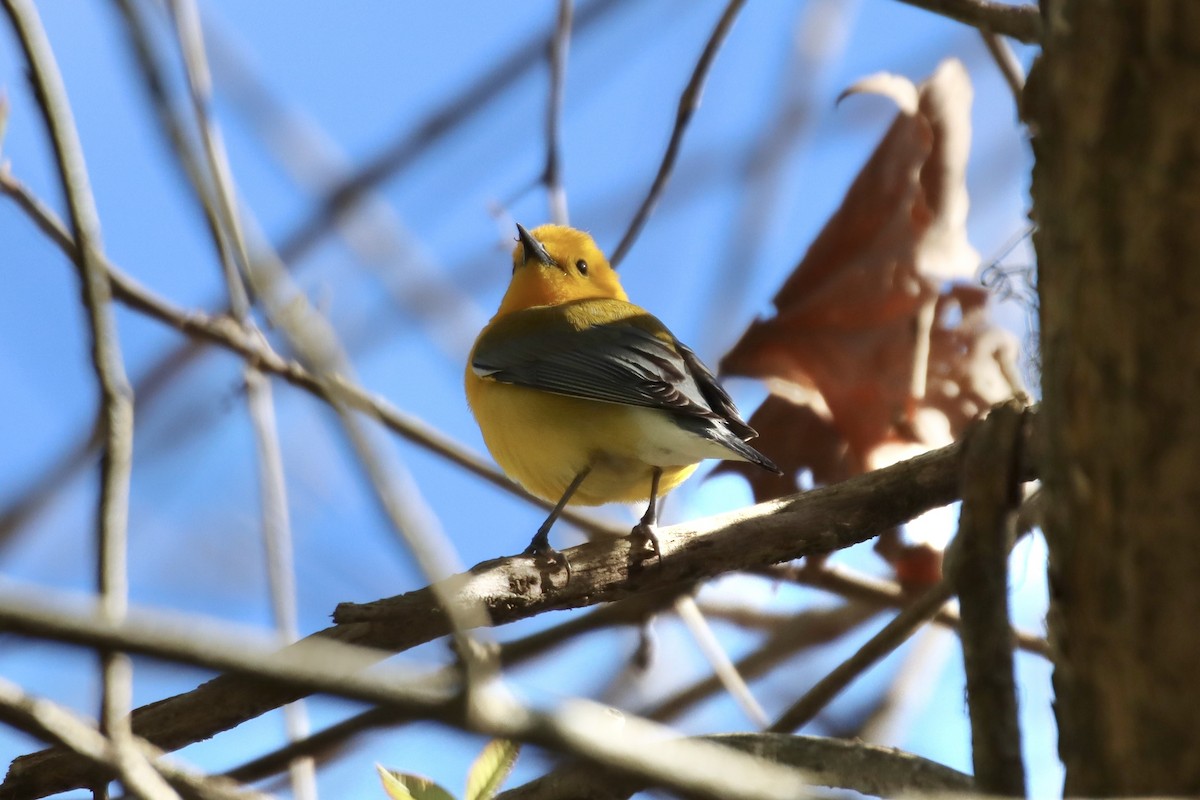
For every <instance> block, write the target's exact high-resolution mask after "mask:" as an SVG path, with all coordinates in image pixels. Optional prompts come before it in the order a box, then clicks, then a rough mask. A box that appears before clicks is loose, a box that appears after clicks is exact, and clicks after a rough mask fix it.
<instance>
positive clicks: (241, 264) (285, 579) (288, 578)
mask: <svg viewBox="0 0 1200 800" xmlns="http://www.w3.org/2000/svg"><path fill="white" fill-rule="evenodd" d="M170 10H171V14H172V16H173V17H174V20H175V30H176V35H177V37H178V40H179V48H180V50H181V52H182V55H183V65H184V72H185V75H186V77H187V84H188V90H189V94H190V97H191V101H192V103H191V105H192V112H193V114H194V116H195V124H196V128H197V129H198V130H199V132H200V141H201V143H202V145H203V153H204V162H205V165H206V166H207V171H208V176H209V179H210V181H211V184H212V186H213V189H214V191H213V192H211V193H208V192H205V191H204V188H203V185H202V184H201V183H200V182H199V181H198V180H197V181H195V182H194V184H193V185H194V188H195V191H196V195H197V199H198V200H199V201H200V203H201V205H203V206H206V207H207V209H206V214H207V216H209V217H210V219H211V218H214V217H215V219H216V221H217V224H216V225H214V226H213V234H214V236H213V239H214V244H215V245H216V248H217V253H218V256H219V258H220V261H221V265H222V273H223V276H224V279H225V287H226V292H227V294H228V302H229V308H230V310H231V311H232V314H233V318H234V320H235V321H236V322H237V323H238V324H239V325H240V326H241V327H242V330H243V332H244V333H245V335H246V336H247V337H249V338H256V337H258V336H259V335H260V333H259V330H258V327H257V326H256V325H255V324H254V320H253V318H252V317H251V316H250V298H249V295H248V293H247V292H246V287H245V284H244V283H243V279H242V276H243V275H246V274H248V273H249V270H250V263H249V258H248V256H247V252H246V238H245V235H244V234H243V232H242V226H241V223H240V220H239V216H238V211H237V199H236V189H235V187H234V183H233V175H232V170H231V169H230V166H229V158H228V155H227V154H226V151H225V145H224V141H223V138H222V136H221V131H220V128H219V127H218V126H217V124H216V121H215V120H214V118H213V115H212V111H211V107H212V79H211V76H210V73H209V68H208V57H207V55H206V53H205V46H204V35H203V32H202V30H201V27H200V19H199V12H198V10H197V8H196V5H195V3H194V2H192V0H171V2H170ZM163 113H166V114H167V115H169V116H171V117H173V116H174V115H173V114H171V113H170V110H169V109H168V108H164V109H163ZM179 127H182V126H179ZM182 144H183V143H182V142H181V145H182ZM187 160H188V161H191V160H192V159H191V158H188V159H187ZM196 160H199V159H196ZM243 378H244V381H245V385H246V404H247V405H246V407H247V411H248V413H249V416H250V423H251V427H252V428H253V430H254V441H255V449H256V451H257V453H258V477H259V487H260V495H261V500H260V503H261V509H262V539H263V547H264V550H265V552H266V570H267V586H268V590H269V593H270V597H271V607H272V611H273V613H274V616H275V626H276V629H277V630H278V631H279V632H280V633H281V635H282V636H283V637H284V639H285V640H286V641H289V642H292V641H295V640H296V639H298V638H299V636H300V633H299V623H298V619H297V611H296V579H295V569H294V566H293V557H292V532H291V525H290V523H289V519H288V502H287V484H286V481H285V479H284V474H283V454H282V452H281V450H280V446H279V431H278V428H277V427H276V424H275V407H274V402H273V400H272V393H271V384H270V381H268V380H266V378H265V377H264V376H263V374H262V373H261V372H260V371H259V370H258V368H257V367H256V366H255V365H254V364H253V363H248V364H246V366H245V369H244V370H243ZM283 713H284V726H285V730H286V733H287V736H288V738H289V739H290V740H291V741H296V740H299V739H303V738H305V737H306V736H308V734H309V732H310V728H309V725H308V715H307V713H306V710H305V707H304V704H303V701H298V702H296V703H290V704H288V705H287V706H285V707H284V709H283ZM291 783H292V793H293V795H294V796H295V797H296V798H297V799H298V800H316V798H317V777H316V771H315V768H314V765H313V762H312V759H308V758H302V759H298V760H297V761H295V762H294V763H293V764H292V765H291Z"/></svg>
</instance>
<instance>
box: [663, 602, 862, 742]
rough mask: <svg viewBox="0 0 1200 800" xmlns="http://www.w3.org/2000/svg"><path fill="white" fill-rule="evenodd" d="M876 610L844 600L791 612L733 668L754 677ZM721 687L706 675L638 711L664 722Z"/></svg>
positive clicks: (837, 634) (840, 633)
mask: <svg viewBox="0 0 1200 800" xmlns="http://www.w3.org/2000/svg"><path fill="white" fill-rule="evenodd" d="M876 613H877V612H876V611H875V610H874V609H872V608H871V607H869V606H868V605H866V604H864V603H846V604H844V605H841V606H839V607H837V608H831V609H815V608H814V609H809V610H807V611H803V612H801V613H799V614H794V615H792V617H791V619H788V620H786V621H785V622H783V623H782V624H781V625H779V626H778V627H776V628H775V629H774V630H773V631H771V634H770V635H769V636H768V637H767V638H766V640H765V641H764V642H763V643H762V644H761V645H760V646H759V647H758V648H757V649H755V650H754V651H753V652H751V653H749V654H747V655H745V656H743V657H742V658H740V659H738V662H737V670H738V672H739V673H740V674H742V675H744V676H746V678H747V679H753V678H757V677H758V676H760V675H763V674H765V673H766V672H767V671H768V670H771V669H773V668H775V667H776V666H778V665H779V664H780V663H782V662H784V661H786V660H788V659H789V658H791V657H792V656H795V655H796V654H797V653H800V652H803V651H804V650H806V649H808V648H809V647H814V646H816V645H820V644H825V643H827V642H830V641H833V640H834V639H837V638H839V637H842V636H844V635H845V634H846V633H847V631H850V630H852V629H853V628H855V627H857V626H858V625H860V624H861V623H863V622H865V621H866V620H868V619H870V618H871V617H873V616H875V614H876ZM721 688H722V683H721V681H720V680H719V679H718V678H717V677H716V676H715V675H710V676H708V677H705V678H701V679H700V680H698V681H696V682H695V683H692V684H691V685H690V686H685V687H683V688H681V689H679V690H678V691H676V692H674V693H673V694H671V695H668V696H667V697H666V698H664V699H662V700H660V701H658V702H657V703H656V704H655V705H654V706H653V707H652V708H649V709H646V710H644V711H643V712H642V714H643V715H644V716H646V717H648V718H650V719H653V720H656V721H659V722H666V721H668V720H672V719H675V718H676V717H678V716H679V715H681V714H683V713H684V712H686V711H687V710H688V709H690V708H692V707H693V706H695V705H696V704H697V703H700V702H702V701H703V700H705V699H707V698H709V697H711V696H712V695H714V694H716V693H717V692H719V691H720V690H721ZM763 727H766V726H765V725H764V726H763Z"/></svg>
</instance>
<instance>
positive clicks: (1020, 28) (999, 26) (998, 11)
mask: <svg viewBox="0 0 1200 800" xmlns="http://www.w3.org/2000/svg"><path fill="white" fill-rule="evenodd" d="M899 2H901V3H906V4H908V5H910V6H916V7H917V8H923V9H925V10H926V11H932V12H933V13H935V14H940V15H941V16H943V17H948V18H950V19H952V20H955V21H957V22H961V23H963V24H965V25H970V26H972V27H975V28H979V29H980V30H983V31H993V32H995V33H998V34H1000V35H1001V36H1011V37H1012V38H1014V39H1016V40H1017V41H1019V42H1024V43H1025V44H1037V43H1038V42H1040V41H1041V38H1042V18H1041V16H1040V14H1039V13H1038V9H1037V6H1035V5H1019V6H1018V5H1012V4H1011V3H996V2H992V1H991V0H899Z"/></svg>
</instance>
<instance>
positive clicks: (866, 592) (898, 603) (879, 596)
mask: <svg viewBox="0 0 1200 800" xmlns="http://www.w3.org/2000/svg"><path fill="white" fill-rule="evenodd" d="M760 574H762V575H767V576H776V577H782V578H785V579H787V580H789V581H792V582H794V583H798V584H801V585H802V586H812V587H815V588H818V589H824V590H825V591H827V592H833V593H834V594H838V595H841V596H842V597H846V598H850V599H854V600H861V601H863V602H866V603H875V604H877V605H881V606H891V607H892V608H905V607H906V606H908V605H910V604H911V603H912V602H913V600H914V598H913V596H912V595H911V594H909V593H908V592H905V591H904V589H902V588H901V587H900V584H898V583H896V582H895V581H885V580H880V579H878V578H874V577H871V576H870V575H863V574H860V573H857V572H854V571H853V570H849V569H846V568H845V567H839V566H833V565H829V564H826V565H823V566H821V567H820V568H813V567H810V566H808V565H807V564H805V565H804V566H801V567H793V566H784V567H772V568H770V569H767V570H762V571H760ZM929 621H930V622H935V623H937V624H939V625H945V626H946V627H948V628H954V629H955V630H957V629H958V628H959V626H960V625H961V624H962V620H961V618H960V617H959V614H958V612H957V611H955V610H954V609H953V608H949V607H946V608H942V609H941V610H939V611H938V612H937V613H936V614H935V615H934V616H933V617H932V618H931V619H930V620H929ZM1012 637H1013V640H1014V641H1015V642H1016V645H1017V647H1019V648H1020V649H1022V650H1024V651H1026V652H1028V653H1033V654H1035V655H1039V656H1042V657H1043V658H1049V657H1050V645H1049V643H1047V641H1046V639H1045V637H1043V636H1038V635H1036V634H1033V633H1030V632H1028V631H1023V630H1015V629H1014V630H1013V631H1012Z"/></svg>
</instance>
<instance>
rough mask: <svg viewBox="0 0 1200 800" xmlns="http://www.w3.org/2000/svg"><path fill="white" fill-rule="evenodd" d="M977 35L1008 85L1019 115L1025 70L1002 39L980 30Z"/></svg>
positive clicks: (1009, 46) (992, 33)
mask: <svg viewBox="0 0 1200 800" xmlns="http://www.w3.org/2000/svg"><path fill="white" fill-rule="evenodd" d="M979 35H980V36H981V37H983V43H984V45H985V46H986V47H987V49H988V52H989V53H991V55H992V60H993V61H995V62H996V67H997V68H998V69H999V70H1000V74H1001V75H1002V76H1003V77H1004V82H1005V83H1007V84H1008V88H1009V90H1010V91H1011V92H1012V94H1013V100H1014V101H1015V102H1016V104H1017V113H1018V114H1020V112H1021V107H1022V102H1021V97H1022V96H1023V94H1024V92H1025V69H1024V68H1023V67H1022V66H1021V62H1020V61H1018V60H1017V54H1016V53H1014V52H1013V49H1012V46H1011V45H1009V43H1008V42H1007V41H1006V40H1005V39H1004V38H1003V37H1001V36H998V35H997V34H996V33H994V32H992V31H988V30H981V31H980V32H979Z"/></svg>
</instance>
